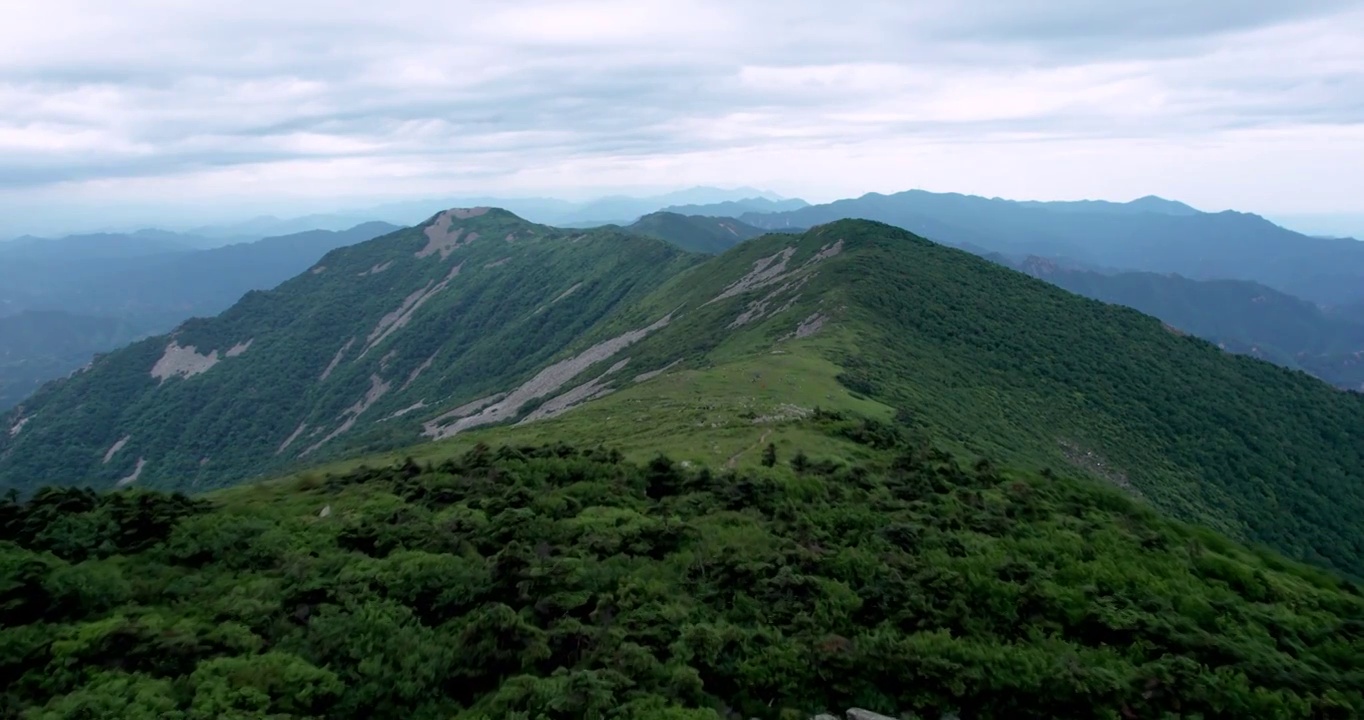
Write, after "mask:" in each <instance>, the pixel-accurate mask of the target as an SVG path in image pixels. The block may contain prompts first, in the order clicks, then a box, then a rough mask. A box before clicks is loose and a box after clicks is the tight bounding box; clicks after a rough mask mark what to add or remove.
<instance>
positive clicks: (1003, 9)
mask: <svg viewBox="0 0 1364 720" xmlns="http://www.w3.org/2000/svg"><path fill="white" fill-rule="evenodd" d="M0 7H2V8H3V16H4V19H5V21H4V22H3V23H0V212H4V213H7V214H9V215H10V216H12V217H14V216H23V217H30V216H37V215H41V214H44V213H54V212H68V213H73V214H74V213H81V214H83V215H86V216H90V217H95V216H99V217H106V216H107V217H109V218H114V217H123V216H127V215H129V214H136V213H142V214H143V215H146V216H148V217H153V216H155V215H156V213H163V214H166V215H167V216H170V215H176V214H177V213H179V214H183V213H191V214H193V213H201V214H204V215H205V216H210V215H216V216H222V215H224V214H225V213H229V214H230V213H237V212H256V211H271V212H290V211H299V212H303V211H321V210H328V209H336V208H341V207H346V206H354V205H356V204H357V203H358V204H360V205H363V204H365V203H369V204H377V203H379V202H384V201H389V200H396V199H400V198H408V197H430V196H458V195H470V194H502V195H534V194H550V195H560V196H572V197H583V196H589V195H596V194H601V193H606V192H615V191H620V190H622V189H624V190H629V191H632V192H633V193H635V194H641V193H645V192H649V191H653V190H666V189H670V188H675V187H682V186H689V185H720V186H736V185H750V186H756V187H762V188H768V189H771V190H774V191H776V192H779V193H782V194H784V195H787V196H799V197H803V198H806V199H808V200H811V201H824V200H829V199H833V198H836V197H843V196H850V195H859V194H861V193H863V192H867V191H872V190H875V191H881V192H891V191H896V190H903V189H909V188H924V189H929V190H943V191H959V192H968V193H975V194H983V195H997V196H1003V197H1010V198H1019V199H1074V198H1106V199H1115V200H1125V199H1131V198H1134V197H1138V196H1141V195H1145V194H1151V193H1154V194H1159V195H1163V196H1167V197H1174V198H1178V199H1181V200H1185V201H1187V202H1190V203H1191V204H1194V205H1195V206H1198V207H1201V208H1204V209H1212V210H1218V209H1224V208H1236V209H1244V210H1251V211H1256V212H1261V213H1265V214H1271V215H1272V214H1275V213H1279V214H1309V213H1349V212H1364V190H1361V188H1364V180H1360V179H1359V175H1360V174H1361V172H1364V3H1361V2H1359V1H1358V0H1340V1H1335V0H1293V1H1292V2H1290V1H1288V0H1237V2H1228V1H1224V0H1216V1H1215V0H1201V1H1195V2H1190V1H1189V0H1143V1H1142V2H1135V1H1132V0H1113V1H1111V2H1095V1H1093V0H1028V1H1027V2H1024V1H1023V0H890V1H886V2H882V1H880V0H841V1H839V2H826V1H825V0H771V1H767V0H720V1H715V2H712V1H710V0H687V1H685V2H684V1H682V0H674V1H668V2H664V1H657V0H619V1H617V0H498V1H497V2H488V1H484V2H459V1H451V0H382V1H381V2H374V1H373V0H327V1H326V2H322V1H320V0H284V1H280V0H274V1H271V2H261V1H259V0H231V1H220V0H195V2H185V1H183V0H174V1H172V0H119V2H116V3H114V2H107V1H106V0H43V2H31V1H30V0H0Z"/></svg>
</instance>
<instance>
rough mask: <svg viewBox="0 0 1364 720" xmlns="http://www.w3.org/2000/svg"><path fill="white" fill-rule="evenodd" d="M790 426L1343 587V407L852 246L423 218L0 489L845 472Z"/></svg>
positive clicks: (243, 306) (175, 341)
mask: <svg viewBox="0 0 1364 720" xmlns="http://www.w3.org/2000/svg"><path fill="white" fill-rule="evenodd" d="M815 407H824V408H829V409H834V410H839V411H850V412H856V413H858V414H861V415H864V416H868V417H874V418H879V419H880V420H882V421H890V420H891V419H892V418H898V420H897V422H899V423H900V424H901V425H902V426H904V427H907V428H910V429H912V430H913V431H915V432H926V433H929V434H931V435H932V436H933V437H935V438H938V439H939V441H940V442H942V443H943V444H944V445H945V446H946V447H948V448H950V449H951V450H953V451H955V452H960V453H963V454H965V455H966V456H968V457H982V456H983V457H988V458H991V459H992V460H994V461H996V462H1002V463H1006V464H1008V465H1009V466H1011V467H1018V468H1022V469H1029V468H1031V469H1033V470H1040V469H1042V468H1047V467H1052V468H1058V467H1071V468H1074V469H1075V471H1076V472H1081V473H1084V474H1089V475H1091V476H1094V477H1097V478H1102V479H1105V480H1106V481H1108V482H1111V483H1116V484H1118V485H1119V486H1121V487H1125V488H1128V489H1129V491H1130V492H1133V493H1136V494H1139V495H1141V496H1142V497H1144V498H1145V499H1146V500H1147V501H1149V502H1151V503H1152V504H1153V505H1155V506H1156V507H1158V508H1160V509H1161V510H1163V511H1165V512H1167V513H1170V514H1171V515H1173V516H1174V517H1177V518H1181V519H1185V520H1191V521H1195V522H1200V523H1204V524H1209V525H1212V526H1213V527H1216V528H1218V529H1220V530H1222V531H1224V532H1227V533H1229V534H1231V535H1233V536H1235V537H1238V538H1241V539H1245V540H1252V541H1256V542H1263V543H1267V544H1269V545H1271V546H1273V547H1275V548H1277V549H1279V550H1281V551H1284V552H1286V553H1287V554H1289V555H1290V556H1293V557H1297V558H1302V559H1307V560H1310V561H1312V562H1316V563H1321V564H1326V565H1330V566H1333V567H1336V568H1338V569H1341V570H1345V571H1349V572H1355V573H1360V572H1361V570H1362V569H1364V568H1361V566H1360V558H1361V557H1362V556H1364V554H1361V552H1360V551H1361V549H1364V537H1362V534H1361V532H1360V530H1359V526H1358V523H1357V522H1355V520H1354V518H1356V517H1358V516H1359V513H1360V512H1361V511H1362V510H1364V507H1361V505H1362V504H1364V498H1361V496H1360V494H1359V492H1358V487H1359V483H1360V480H1361V472H1364V470H1362V469H1364V441H1361V439H1360V438H1359V436H1358V433H1357V430H1358V428H1359V427H1361V426H1364V398H1362V397H1361V396H1359V395H1354V394H1346V393H1340V392H1338V391H1336V390H1334V389H1332V388H1330V387H1328V386H1326V385H1325V384H1323V383H1320V382H1319V381H1317V380H1315V379H1313V378H1311V377H1309V376H1307V375H1305V374H1302V373H1295V372H1291V371H1288V370H1284V369H1281V368H1277V367H1274V366H1272V365H1269V364H1267V363H1263V362H1260V361H1258V360H1254V359H1250V358H1243V357H1235V356H1228V355H1226V354H1225V353H1223V352H1221V351H1219V350H1218V349H1217V348H1216V347H1214V346H1213V345H1211V344H1209V343H1206V342H1204V341H1201V340H1197V339H1194V338H1189V337H1184V336H1181V335H1179V334H1176V333H1173V332H1170V331H1169V329H1167V328H1166V327H1164V326H1163V325H1162V324H1161V323H1160V322H1159V321H1157V320H1155V319H1153V318H1150V317H1148V316H1145V315H1142V314H1140V313H1137V312H1135V311H1132V310H1128V309H1124V308H1119V307H1115V306H1110V305H1105V304H1102V303H1099V302H1095V301H1091V300H1087V299H1083V298H1079V297H1077V296H1074V295H1072V294H1070V293H1067V292H1065V291H1062V290H1060V289H1058V288H1055V287H1052V286H1050V285H1048V284H1046V283H1044V282H1042V281H1039V280H1036V279H1033V278H1030V277H1027V276H1025V275H1023V274H1020V273H1017V272H1014V271H1012V270H1009V269H1007V268H1002V267H999V266H997V265H995V264H992V263H989V262H987V261H985V260H982V259H980V258H978V257H975V256H973V255H970V254H968V253H965V252H962V251H958V250H954V249H951V248H946V247H943V246H940V245H937V244H934V243H931V242H928V241H926V240H923V239H921V238H917V237H915V236H913V235H911V234H909V233H907V232H905V231H902V230H899V229H896V228H892V227H889V226H886V225H882V224H879V223H871V222H866V221H840V222H835V223H832V224H828V225H823V226H820V227H817V228H815V229H812V230H810V231H808V232H806V233H804V234H801V235H768V236H763V237H759V238H755V239H753V240H751V241H748V242H745V243H743V244H741V245H739V246H737V247H736V248H734V249H732V250H730V251H728V252H727V253H725V254H723V255H720V256H718V257H715V258H711V259H708V260H707V259H704V258H701V257H699V256H695V255H690V254H686V253H683V252H681V251H680V250H677V249H676V248H674V247H672V246H670V245H668V244H666V243H663V242H659V241H656V240H651V239H647V238H641V237H638V236H635V235H630V234H625V233H621V232H620V231H618V230H615V229H604V230H596V231H566V230H557V229H553V228H547V227H544V226H536V225H533V224H530V223H526V222H524V221H522V220H520V219H518V218H516V217H515V216H513V215H511V214H510V213H505V212H503V211H498V210H485V209H474V210H455V211H449V212H447V213H442V214H440V215H439V216H437V217H435V218H433V219H432V220H431V221H430V222H428V223H426V224H424V225H422V226H420V227H417V228H412V229H408V230H403V231H399V232H397V233H394V234H392V235H389V236H386V237H383V238H379V239H376V240H374V241H370V242H368V243H364V244H361V245H357V246H353V247H350V248H345V249H342V250H338V251H334V252H333V253H331V254H329V255H328V256H327V257H326V258H324V259H323V260H322V261H321V262H319V263H318V265H317V266H315V267H314V268H313V269H312V270H311V271H309V272H307V273H305V274H304V275H302V276H300V277H298V278H295V279H294V280H292V281H290V282H289V283H286V284H285V285H283V286H281V287H280V288H278V289H276V290H275V291H272V292H268V293H252V294H250V295H248V296H247V297H246V298H244V299H243V300H242V302H240V303H238V305H237V306H234V308H232V309H231V310H229V311H228V312H226V313H224V314H223V315H222V316H220V317H218V318H215V319H211V320H195V321H191V322H189V323H186V324H185V325H184V326H182V327H181V328H179V329H178V330H177V331H176V333H175V334H173V336H171V337H169V338H166V337H162V338H155V339H151V340H147V341H144V342H142V343H139V344H137V345H135V346H133V347H131V348H129V349H127V350H124V351H120V352H117V353H113V354H111V355H109V356H107V357H105V358H103V359H101V360H100V361H99V362H97V363H95V365H94V367H92V368H91V370H90V371H88V372H86V373H82V374H80V375H77V376H76V377H73V378H71V379H69V380H66V381H62V382H59V383H55V384H53V385H50V386H48V387H46V388H44V389H43V390H42V391H40V392H39V393H38V394H37V395H36V396H35V397H34V398H33V399H32V401H31V402H29V403H25V405H24V407H23V408H21V409H19V410H17V411H16V412H13V413H11V414H10V415H9V416H8V417H7V418H6V419H5V422H4V424H5V425H7V426H8V427H9V429H10V431H11V432H10V433H8V434H3V433H0V484H3V485H4V486H8V487H16V488H20V489H31V488H33V487H36V486H37V485H39V484H44V483H49V482H57V483H63V484H64V483H71V482H73V481H75V482H81V483H88V484H92V485H95V486H98V487H113V486H116V485H120V484H123V485H126V484H133V483H136V484H138V485H148V486H152V487H169V488H187V489H189V488H192V489H206V488H211V487H216V486H221V485H224V484H230V483H234V482H238V481H241V480H244V479H247V478H251V477H257V476H261V475H268V474H277V473H280V472H284V471H287V470H290V469H292V468H297V467H301V466H305V465H312V464H316V463H319V462H323V461H329V460H342V459H344V458H347V457H352V456H354V455H356V454H359V453H365V452H376V451H384V450H390V449H396V448H402V447H406V446H410V445H413V444H414V443H418V442H421V441H424V440H429V439H446V438H451V439H450V440H449V441H448V442H439V443H430V444H425V445H420V446H417V447H414V448H412V449H411V450H408V451H404V452H407V453H411V454H415V455H417V456H418V457H419V459H424V460H430V461H432V462H437V461H439V460H440V459H441V458H442V457H443V456H448V453H451V452H459V451H462V449H463V448H467V447H468V446H469V445H471V444H472V443H475V442H480V441H488V442H507V441H511V440H515V441H517V442H553V441H555V440H569V441H573V442H579V443H589V444H596V443H601V444H603V445H606V446H610V447H618V448H620V449H621V450H622V451H624V452H625V453H626V455H627V457H631V458H636V459H640V460H643V459H647V457H649V456H651V455H652V454H653V453H656V452H658V451H660V450H664V451H667V452H669V453H670V454H672V455H673V456H674V457H676V458H678V459H679V460H686V461H689V462H695V463H701V464H705V465H708V466H719V467H730V466H734V467H745V466H752V465H755V464H757V463H758V462H759V459H760V457H759V456H760V453H759V452H758V451H759V450H760V449H761V448H762V447H763V446H764V445H765V444H767V443H771V444H773V445H775V446H776V447H777V448H778V449H781V450H784V451H790V450H792V449H795V448H805V449H806V450H807V451H810V452H815V451H820V452H827V453H828V454H835V453H841V452H847V453H850V456H851V457H857V453H858V452H859V451H858V450H856V448H850V447H845V446H844V445H840V444H838V443H837V442H834V441H830V440H828V439H824V438H822V437H821V436H817V435H811V434H809V433H807V432H805V431H803V430H801V426H800V425H799V424H798V423H796V422H795V421H796V420H798V419H799V418H800V417H804V416H806V415H808V414H809V413H810V412H812V411H813V409H814V408H815ZM509 423H514V426H510V427H509V426H508V424H509ZM106 459H107V462H105V461H106Z"/></svg>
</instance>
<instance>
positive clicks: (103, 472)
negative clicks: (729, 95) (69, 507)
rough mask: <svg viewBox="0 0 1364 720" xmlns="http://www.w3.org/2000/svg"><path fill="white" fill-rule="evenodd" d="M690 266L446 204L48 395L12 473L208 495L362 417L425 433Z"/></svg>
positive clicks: (618, 243) (112, 359)
mask: <svg viewBox="0 0 1364 720" xmlns="http://www.w3.org/2000/svg"><path fill="white" fill-rule="evenodd" d="M693 262H695V259H694V258H693V257H692V256H688V255H686V254H684V253H682V252H681V251H680V250H677V249H675V248H673V247H671V246H669V245H667V244H666V243H663V242H662V241H658V240H652V239H646V238H640V237H637V236H632V235H626V234H622V233H619V232H610V231H607V232H597V233H568V232H563V231H557V230H553V229H551V228H547V227H543V226H535V225H532V224H530V223H527V222H525V221H522V220H520V219H519V218H516V217H515V216H513V215H511V214H509V213H506V212H503V211H497V210H493V211H488V210H486V209H482V208H480V209H473V210H467V211H465V210H458V211H451V212H449V213H443V214H441V215H440V216H439V218H433V220H432V222H431V223H428V224H427V225H425V226H424V227H422V228H413V229H409V230H403V231H399V232H397V233H393V234H390V235H388V236H385V237H383V238H380V239H377V240H374V241H371V242H367V243H362V244H360V245H355V246H351V247H346V248H342V249H339V250H336V251H334V252H332V253H329V254H327V255H326V256H325V257H324V258H323V259H322V260H321V261H319V262H318V263H317V264H316V265H314V266H313V267H312V268H311V269H310V270H309V271H307V272H305V273H303V274H302V275H300V276H298V277H296V278H294V279H293V280H291V281H289V282H287V283H285V284H283V285H281V286H280V287H278V288H276V289H274V290H271V291H257V292H252V293H249V294H247V295H246V296H245V297H243V298H242V300H241V301H240V302H238V303H237V304H236V305H234V306H233V307H232V308H231V309H230V310H228V311H227V312H225V313H223V314H222V315H220V316H218V317H216V318H211V319H193V320H190V321H187V322H185V323H184V324H182V325H181V326H180V327H178V328H176V330H175V331H174V332H173V333H171V334H170V335H168V336H160V337H154V338H150V339H148V340H145V341H142V342H139V343H137V344H135V345H132V346H130V347H128V348H126V349H124V350H121V351H119V352H116V353H111V354H110V355H108V356H106V357H104V358H101V359H100V360H99V361H97V362H96V363H94V365H93V366H92V367H91V368H90V369H89V370H88V371H86V372H82V373H79V374H77V375H75V376H74V377H72V378H70V379H67V380H63V381H59V382H57V383H54V384H52V385H50V386H48V387H46V388H44V389H43V390H41V391H40V392H39V393H38V394H37V395H35V396H34V397H33V398H32V399H31V401H29V402H26V403H24V405H23V406H22V407H21V408H20V409H19V411H18V412H17V413H16V414H15V415H14V417H13V418H12V419H11V422H10V423H9V426H10V427H9V429H10V430H11V432H9V433H5V434H4V435H3V440H0V442H3V443H4V447H3V449H0V478H2V480H0V482H2V483H3V484H6V485H18V486H23V485H25V484H27V483H28V482H29V481H28V480H27V479H26V478H37V477H43V478H45V479H57V478H59V477H60V476H62V475H66V476H67V477H70V478H80V479H81V481H83V482H88V483H92V484H96V485H103V486H113V485H116V484H119V483H123V484H127V483H131V482H140V483H143V484H148V485H163V486H165V485H170V486H198V487H204V485H205V484H208V485H215V484H222V483H224V482H227V481H231V480H238V479H242V478H245V477H249V476H251V475H253V474H257V473H261V472H268V471H272V470H278V469H279V468H282V467H286V466H289V465H292V464H296V463H298V462H300V461H306V462H316V461H317V460H318V459H320V458H323V457H326V456H327V455H328V454H331V453H333V452H335V451H337V448H338V446H341V445H342V443H344V442H346V441H350V440H351V439H352V438H353V437H354V436H355V435H356V432H355V430H356V429H357V428H356V426H357V424H360V425H362V426H364V427H368V426H370V425H374V424H379V423H384V422H392V423H393V425H394V426H399V425H401V427H403V428H405V429H407V430H409V431H410V433H409V434H407V435H405V436H404V439H405V443H411V442H415V441H416V440H417V439H419V438H420V434H419V430H420V425H421V422H422V421H423V420H431V419H432V416H433V415H435V414H438V413H437V410H438V409H439V412H445V411H447V410H451V409H453V408H454V407H456V405H462V404H464V403H466V402H469V401H472V400H476V399H477V398H480V397H487V396H493V395H497V394H498V393H499V392H505V390H504V388H505V387H506V386H507V385H508V384H509V383H511V382H512V381H513V380H524V379H525V378H526V376H528V375H534V374H535V373H536V372H537V371H539V370H541V369H542V368H543V366H544V365H546V364H547V363H548V362H549V361H550V360H551V359H552V358H553V357H554V356H555V355H556V354H557V353H559V352H560V351H562V350H563V349H564V348H565V347H567V346H568V345H570V344H571V343H575V342H578V341H579V340H581V339H582V338H583V336H584V333H585V332H587V331H589V330H590V329H592V328H593V327H594V325H595V324H596V323H597V322H598V321H600V320H601V319H603V318H604V317H605V316H607V315H609V314H610V313H612V312H613V311H615V310H617V309H618V308H619V307H620V306H621V305H624V304H629V303H630V301H631V300H635V299H638V298H640V297H642V295H643V294H644V293H645V292H646V291H648V290H649V289H652V288H654V287H656V286H657V285H658V283H659V282H660V281H661V279H662V278H665V277H668V276H669V275H671V274H673V273H675V272H676V270H677V269H678V268H681V267H685V266H686V265H688V264H690V263H693ZM655 321H664V318H663V317H662V316H660V317H659V318H654V320H653V321H651V322H655ZM649 324H650V323H645V325H646V326H648V325H649ZM640 332H645V333H647V332H648V330H647V329H643V330H640ZM626 344H628V341H626ZM589 349H590V348H589ZM594 352H600V350H597V351H594ZM557 372H562V370H561V371H557ZM568 377H571V375H569V376H568ZM568 377H559V375H557V374H555V372H551V373H550V377H548V378H547V379H546V380H545V381H544V382H545V383H546V384H547V385H549V386H551V387H556V388H557V387H558V385H556V384H555V383H556V382H557V383H562V382H564V381H565V380H567V379H568ZM513 400H515V398H513ZM452 401H457V402H454V404H451V403H452ZM493 403H494V401H493V400H488V401H486V402H484V403H483V405H491V404H493ZM500 407H501V408H505V407H507V406H506V405H505V404H504V405H502V406H500ZM481 408H482V406H479V407H478V408H475V410H477V409H481ZM496 412H498V408H493V409H490V410H489V413H490V414H495V413H496ZM467 414H474V410H471V411H470V412H469V413H467ZM390 446H391V445H390ZM351 449H352V451H353V450H354V449H356V448H355V447H353V446H352V448H351ZM361 449H363V448H362V447H361Z"/></svg>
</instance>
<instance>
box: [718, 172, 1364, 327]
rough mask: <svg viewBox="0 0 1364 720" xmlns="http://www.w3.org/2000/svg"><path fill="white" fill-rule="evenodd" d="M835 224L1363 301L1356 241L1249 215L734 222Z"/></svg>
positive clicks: (976, 202)
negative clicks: (870, 223)
mask: <svg viewBox="0 0 1364 720" xmlns="http://www.w3.org/2000/svg"><path fill="white" fill-rule="evenodd" d="M1115 207H1118V208H1122V209H1121V210H1118V211H1115V209H1114V208H1115ZM844 218H864V219H868V220H879V221H881V222H886V223H889V224H892V225H896V226H898V227H903V228H905V229H907V230H910V231H911V232H915V233H918V234H920V235H923V236H924V237H930V238H933V239H934V240H936V241H938V242H943V243H948V244H951V245H958V246H972V247H975V248H980V249H983V250H985V251H987V252H997V253H1001V254H1004V255H1009V256H1012V255H1037V256H1040V257H1048V258H1059V259H1064V260H1066V261H1068V262H1071V263H1074V264H1077V265H1080V266H1086V267H1091V268H1096V269H1104V268H1109V269H1119V270H1133V271H1143V272H1157V273H1179V274H1180V275H1183V276H1185V277H1189V278H1193V279H1198V280H1223V279H1235V280H1252V281H1255V282H1258V283H1261V284H1263V285H1266V286H1268V287H1271V288H1274V289H1276V290H1279V291H1280V292H1284V293H1288V294H1289V295H1292V296H1294V297H1299V298H1302V299H1304V300H1309V301H1311V302H1314V303H1318V304H1322V305H1341V304H1349V303H1357V302H1360V301H1361V300H1364V243H1360V242H1357V241H1354V240H1349V239H1328V238H1318V237H1310V236H1307V235H1302V234H1300V233H1295V232H1293V231H1291V230H1287V229H1284V228H1281V227H1279V226H1277V225H1275V224H1273V223H1271V222H1269V221H1268V220H1265V219H1264V218H1262V217H1259V216H1258V215H1252V214H1248V213H1239V212H1232V211H1227V212H1220V213H1202V212H1197V211H1193V210H1192V208H1189V207H1188V206H1187V205H1184V204H1182V203H1175V202H1171V201H1167V200H1162V199H1159V198H1143V199H1140V200H1137V201H1134V202H1132V203H1127V204H1117V203H1060V204H1058V203H1021V202H1014V201H1008V200H999V199H988V198H982V197H976V196H970V195H959V194H950V193H949V194H939V193H929V192H924V191H920V190H910V191H907V192H902V193H896V194H893V195H882V194H878V193H869V194H866V195H863V196H861V197H859V198H855V199H848V200H839V201H836V202H833V203H829V204H826V205H813V206H810V207H806V208H802V209H799V210H792V211H787V212H779V213H746V214H744V215H741V216H739V219H740V220H743V221H744V222H746V223H748V224H750V225H754V226H756V227H760V228H764V229H775V228H783V227H810V226H813V225H817V224H820V223H827V222H831V221H834V220H839V219H844Z"/></svg>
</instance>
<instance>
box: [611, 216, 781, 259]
mask: <svg viewBox="0 0 1364 720" xmlns="http://www.w3.org/2000/svg"><path fill="white" fill-rule="evenodd" d="M624 229H625V230H626V231H627V232H632V233H635V234H637V235H645V236H647V237H653V238H658V239H659V240H664V241H667V242H669V243H672V244H673V245H676V246H677V247H680V248H682V249H683V250H686V251H687V252H694V253H705V254H707V255H715V254H718V253H722V252H724V251H726V250H728V249H730V248H732V247H734V246H735V245H738V244H739V243H741V242H743V241H745V240H751V239H753V238H755V237H757V236H759V235H762V234H764V233H766V232H768V231H767V230H759V229H758V228H755V227H753V226H752V225H749V224H747V223H743V222H740V221H738V220H735V219H734V218H730V217H713V216H705V215H688V214H683V213H676V212H667V211H660V212H655V213H650V214H648V215H645V216H644V217H641V218H640V219H638V220H636V221H635V222H633V223H631V224H630V225H627V226H626V227H625V228H624Z"/></svg>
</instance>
